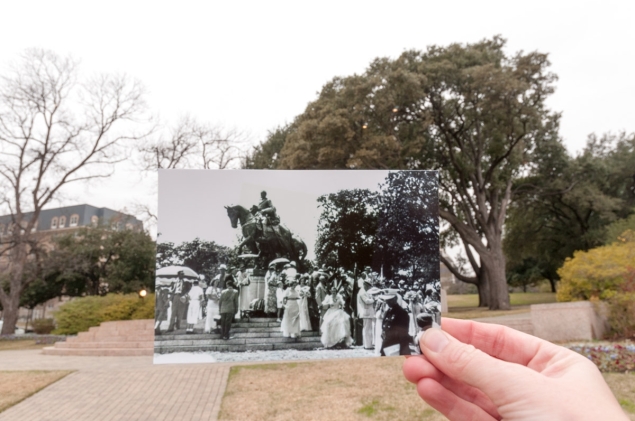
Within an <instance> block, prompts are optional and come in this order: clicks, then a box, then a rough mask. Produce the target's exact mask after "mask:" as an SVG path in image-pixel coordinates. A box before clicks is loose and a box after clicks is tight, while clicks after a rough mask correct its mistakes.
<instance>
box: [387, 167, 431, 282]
mask: <svg viewBox="0 0 635 421" xmlns="http://www.w3.org/2000/svg"><path fill="white" fill-rule="evenodd" d="M437 191H438V184H437V174H436V173H435V172H429V171H425V172H424V171H421V172H411V171H404V172H391V173H389V174H388V177H387V180H386V184H385V185H384V186H383V189H382V194H381V208H380V209H381V211H380V213H379V222H378V224H377V226H378V228H377V248H378V251H379V256H378V257H379V259H381V262H382V264H383V267H384V273H385V274H386V275H388V276H392V275H393V274H394V273H396V272H397V271H399V270H402V269H403V270H409V271H411V272H412V275H413V277H415V278H420V277H422V278H424V279H430V280H432V279H439V270H440V267H439V218H438V212H439V202H438V194H437ZM376 260H377V258H376Z"/></svg>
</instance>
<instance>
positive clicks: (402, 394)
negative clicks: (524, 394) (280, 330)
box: [219, 357, 635, 421]
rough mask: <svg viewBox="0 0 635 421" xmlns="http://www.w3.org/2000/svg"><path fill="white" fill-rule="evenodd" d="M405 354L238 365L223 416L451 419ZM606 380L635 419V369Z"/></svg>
mask: <svg viewBox="0 0 635 421" xmlns="http://www.w3.org/2000/svg"><path fill="white" fill-rule="evenodd" d="M403 361H404V360H403V358H401V357H395V358H363V359H361V358H360V359H355V360H330V361H318V362H306V363H282V364H260V365H248V366H234V367H232V369H231V372H230V377H229V381H228V384H227V390H226V392H225V396H224V398H223V402H222V405H221V411H220V416H219V418H220V420H224V421H235V420H236V421H237V420H241V421H242V420H299V419H302V420H328V421H332V420H365V421H368V420H378V421H381V420H385V421H399V420H413V419H416V420H421V421H437V420H445V419H446V418H445V417H443V416H442V415H441V414H439V413H438V412H437V411H435V410H434V409H432V408H431V407H430V406H428V405H427V404H426V403H425V402H423V401H422V400H421V399H420V398H419V397H418V395H417V393H416V391H415V388H414V385H411V384H410V383H408V382H407V381H406V380H405V379H404V377H403V374H402V372H401V365H402V364H403ZM604 378H605V379H606V381H607V383H608V384H609V386H610V388H611V390H612V391H613V393H614V394H615V396H616V397H617V399H618V401H619V402H620V405H622V408H624V410H625V411H626V412H627V413H628V415H629V416H630V419H631V420H633V421H635V373H626V374H624V373H607V374H604Z"/></svg>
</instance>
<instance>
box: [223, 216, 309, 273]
mask: <svg viewBox="0 0 635 421" xmlns="http://www.w3.org/2000/svg"><path fill="white" fill-rule="evenodd" d="M225 209H227V216H229V220H230V222H231V224H232V228H238V223H240V227H241V229H242V233H243V241H242V242H241V243H240V244H239V245H238V254H242V250H243V247H245V246H246V247H247V249H249V251H250V252H251V253H252V254H257V255H259V256H260V257H263V258H264V260H265V262H270V261H271V260H273V259H275V258H277V257H285V258H287V259H289V260H295V261H297V262H299V261H301V260H304V258H305V257H306V254H307V248H306V244H304V241H302V239H301V238H300V237H298V236H297V235H295V234H293V233H291V231H289V230H288V229H287V228H285V227H283V226H282V225H278V228H279V229H278V232H276V231H275V230H274V229H273V227H272V226H270V225H267V224H265V223H264V222H263V220H262V219H261V218H256V217H255V216H254V215H253V214H252V213H251V211H249V210H248V209H246V208H244V207H242V206H240V205H236V206H225Z"/></svg>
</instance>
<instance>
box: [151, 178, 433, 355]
mask: <svg viewBox="0 0 635 421" xmlns="http://www.w3.org/2000/svg"><path fill="white" fill-rule="evenodd" d="M159 215H160V217H159V225H158V239H157V272H156V300H157V301H156V312H155V363H164V362H193V361H209V362H217V361H218V362H220V361H267V360H290V359H324V358H352V357H370V356H375V355H376V356H380V355H381V356H393V355H411V354H416V353H420V350H419V346H418V339H419V338H420V336H421V334H422V333H423V332H424V331H425V330H426V329H428V328H430V327H439V326H440V323H441V298H440V296H441V290H440V282H439V275H440V266H439V265H440V262H439V219H438V179H437V173H436V172H435V171H377V170H374V171H350V170H349V171H218V170H162V171H160V172H159Z"/></svg>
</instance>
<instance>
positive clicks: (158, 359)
mask: <svg viewBox="0 0 635 421" xmlns="http://www.w3.org/2000/svg"><path fill="white" fill-rule="evenodd" d="M374 355H375V354H374V353H373V351H368V350H365V349H364V348H362V347H353V348H350V349H317V350H314V351H299V350H295V349H285V350H280V351H253V352H176V353H173V354H154V363H155V364H194V363H215V362H253V361H262V362H267V361H303V360H329V359H333V358H359V357H373V356H374Z"/></svg>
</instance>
